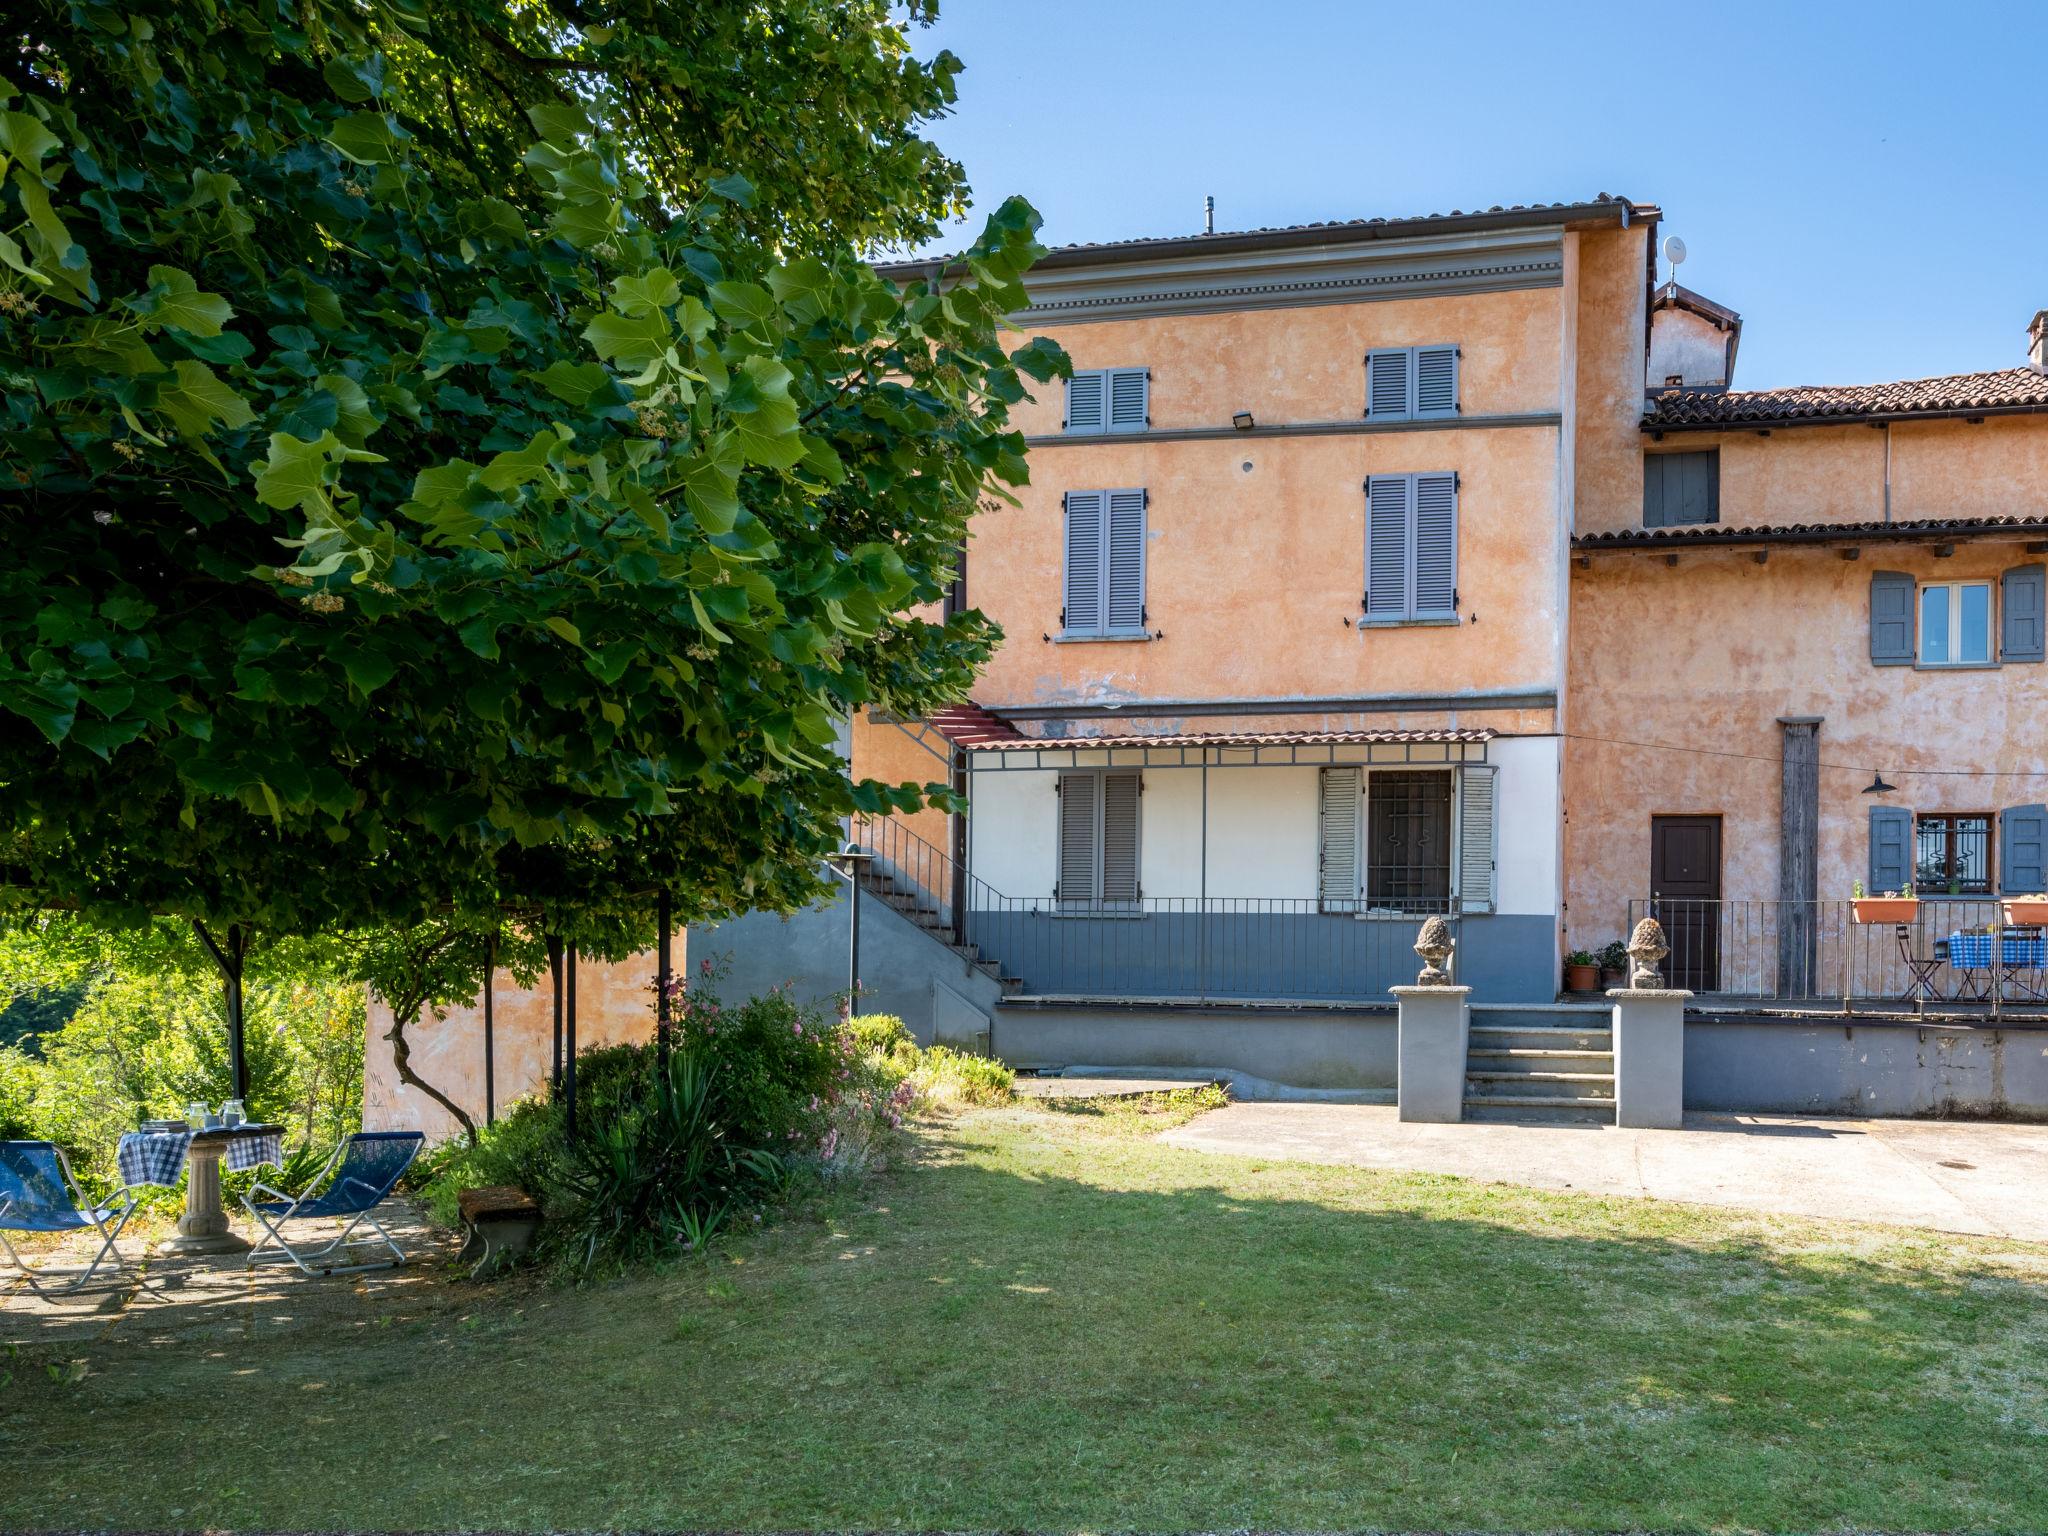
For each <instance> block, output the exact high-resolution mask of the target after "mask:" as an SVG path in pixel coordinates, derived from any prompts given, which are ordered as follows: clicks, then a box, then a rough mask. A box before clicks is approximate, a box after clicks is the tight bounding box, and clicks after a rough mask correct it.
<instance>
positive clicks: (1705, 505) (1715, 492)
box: [1643, 448, 1721, 528]
mask: <svg viewBox="0 0 2048 1536" xmlns="http://www.w3.org/2000/svg"><path fill="white" fill-rule="evenodd" d="M1719 521H1721V452H1720V450H1719V449H1718V448H1707V449H1693V450H1688V451H1687V452H1684V453H1646V454H1644V455H1643V526H1644V527H1645V528H1674V527H1677V526H1679V525H1680V524H1685V523H1718V522H1719Z"/></svg>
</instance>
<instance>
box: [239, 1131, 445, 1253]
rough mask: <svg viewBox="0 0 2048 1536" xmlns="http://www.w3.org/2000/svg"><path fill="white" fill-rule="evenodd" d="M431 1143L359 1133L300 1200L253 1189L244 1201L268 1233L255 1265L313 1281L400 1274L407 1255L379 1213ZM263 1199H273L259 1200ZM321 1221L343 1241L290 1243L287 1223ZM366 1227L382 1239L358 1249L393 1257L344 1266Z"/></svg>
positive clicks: (264, 1187)
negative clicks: (293, 1270)
mask: <svg viewBox="0 0 2048 1536" xmlns="http://www.w3.org/2000/svg"><path fill="white" fill-rule="evenodd" d="M425 1142H426V1137H425V1136H423V1135H422V1134H421V1133H420V1132H418V1131H359V1132H357V1133H356V1134H355V1135H353V1136H351V1137H349V1138H348V1140H346V1141H344V1142H343V1143H342V1144H341V1145H340V1146H338V1147H336V1148H335V1149H334V1156H332V1157H330V1158H329V1159H328V1160H327V1165H326V1166H325V1167H324V1168H322V1169H321V1170H320V1172H319V1173H318V1174H317V1175H315V1176H314V1178H313V1181H312V1182H311V1183H310V1184H308V1185H307V1186H306V1187H305V1188H304V1189H302V1190H300V1191H299V1192H298V1194H296V1195H290V1194H286V1193H285V1192H284V1191H283V1190H281V1189H273V1188H271V1187H270V1186H269V1185H268V1184H255V1185H251V1186H250V1189H249V1193H248V1194H246V1195H244V1196H242V1205H243V1207H244V1209H246V1210H247V1211H248V1212H249V1214H250V1215H251V1216H252V1217H254V1218H255V1220H256V1223H257V1225H259V1226H260V1227H262V1228H263V1236H262V1237H261V1238H260V1239H258V1240H257V1243H256V1246H255V1247H254V1248H251V1249H250V1250H249V1263H250V1264H251V1265H252V1266H254V1265H257V1264H296V1265H297V1266H298V1267H299V1269H300V1270H301V1272H303V1273H305V1274H308V1275H312V1274H321V1275H347V1274H354V1273H355V1272H356V1271H357V1270H363V1269H396V1268H397V1267H398V1266H399V1265H401V1264H403V1263H404V1262H405V1250H404V1249H403V1248H400V1247H399V1246H398V1243H397V1241H396V1240H395V1239H393V1237H392V1236H391V1234H390V1233H389V1232H387V1231H385V1230H384V1227H383V1224H382V1223H381V1222H379V1221H378V1220H377V1216H376V1210H377V1206H378V1205H379V1204H380V1203H381V1202H382V1201H383V1199H384V1197H385V1196H386V1195H388V1194H390V1193H391V1190H392V1188H393V1186H395V1185H396V1184H397V1183H398V1178H399V1175H400V1174H402V1173H404V1172H405V1170H406V1169H407V1168H408V1167H410V1166H411V1164H412V1160H413V1159H414V1158H415V1157H418V1156H419V1154H420V1148H421V1147H422V1146H423V1145H424V1144H425ZM315 1191H319V1193H317V1194H316V1193H315ZM257 1195H269V1196H272V1197H273V1198H271V1199H268V1200H258V1199H255V1198H253V1197H254V1196H257ZM320 1219H325V1220H329V1221H338V1222H340V1223H341V1224H342V1227H341V1232H340V1233H339V1235H337V1236H336V1237H334V1238H333V1239H332V1240H331V1241H329V1242H327V1243H325V1244H323V1245H322V1246H320V1247H318V1248H306V1247H299V1248H294V1247H293V1246H292V1245H291V1243H289V1242H288V1241H286V1239H285V1235H284V1232H283V1227H284V1224H285V1223H286V1222H288V1221H302V1220H320ZM366 1223H367V1224H368V1225H369V1226H370V1228H371V1229H372V1230H374V1231H375V1232H376V1234H377V1237H376V1238H375V1239H370V1238H359V1239H357V1245H359V1246H360V1245H367V1246H369V1247H371V1248H373V1249H374V1248H375V1246H376V1244H377V1242H378V1241H381V1242H382V1243H383V1246H384V1247H386V1248H388V1249H390V1250H391V1257H390V1258H388V1259H376V1260H373V1261H370V1262H368V1263H362V1264H344V1263H341V1262H339V1261H340V1260H342V1259H345V1258H346V1257H347V1256H348V1249H349V1247H350V1243H349V1238H350V1235H351V1234H353V1233H354V1231H355V1230H356V1228H357V1227H359V1226H362V1225H364V1224H366ZM273 1244H274V1245H275V1246H274V1247H273V1246H272V1245H273ZM323 1260H324V1261H325V1262H323Z"/></svg>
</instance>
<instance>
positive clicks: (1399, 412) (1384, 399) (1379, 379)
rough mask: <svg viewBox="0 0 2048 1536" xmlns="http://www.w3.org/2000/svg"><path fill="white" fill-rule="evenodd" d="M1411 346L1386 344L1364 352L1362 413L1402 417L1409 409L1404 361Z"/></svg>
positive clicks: (1409, 354)
mask: <svg viewBox="0 0 2048 1536" xmlns="http://www.w3.org/2000/svg"><path fill="white" fill-rule="evenodd" d="M1410 356H1411V349H1410V348H1407V347H1389V348H1386V349H1385V350H1382V351H1375V352H1368V353H1366V355H1365V414H1366V415H1367V416H1369V417H1370V416H1381V417H1399V416H1406V415H1407V414H1408V409H1409V396H1410V391H1409V383H1408V363H1409V358H1410Z"/></svg>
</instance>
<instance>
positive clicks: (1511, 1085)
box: [1465, 1072, 1614, 1104]
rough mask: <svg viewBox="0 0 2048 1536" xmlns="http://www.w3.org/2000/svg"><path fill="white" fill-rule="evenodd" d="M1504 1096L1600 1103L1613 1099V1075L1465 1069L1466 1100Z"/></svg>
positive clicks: (1473, 1101) (1485, 1101)
mask: <svg viewBox="0 0 2048 1536" xmlns="http://www.w3.org/2000/svg"><path fill="white" fill-rule="evenodd" d="M1503 1100H1506V1101H1513V1102H1516V1103H1520V1102H1522V1101H1524V1100H1530V1101H1534V1102H1536V1103H1543V1104H1549V1103H1558V1104H1571V1103H1579V1102H1585V1103H1602V1104H1612V1103H1613V1102H1614V1079H1613V1078H1612V1077H1595V1076H1592V1075H1590V1074H1589V1075H1587V1076H1584V1077H1574V1076H1571V1075H1569V1074H1567V1073H1563V1072H1547V1073H1529V1074H1523V1073H1467V1074H1466V1076H1465V1102H1466V1103H1467V1104H1491V1103H1498V1102H1501V1101H1503Z"/></svg>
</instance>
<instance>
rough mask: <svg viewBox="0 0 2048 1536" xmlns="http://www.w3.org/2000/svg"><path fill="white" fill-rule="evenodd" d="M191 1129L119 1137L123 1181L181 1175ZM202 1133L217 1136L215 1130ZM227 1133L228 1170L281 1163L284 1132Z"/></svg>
mask: <svg viewBox="0 0 2048 1536" xmlns="http://www.w3.org/2000/svg"><path fill="white" fill-rule="evenodd" d="M198 1134H201V1133H199V1132H195V1131H129V1132H127V1133H125V1134H124V1135H123V1136H122V1137H121V1146H120V1149H119V1151H118V1152H117V1153H116V1160H117V1161H118V1162H119V1163H120V1165H121V1182H122V1183H123V1184H164V1185H174V1184H176V1183H177V1182H178V1180H180V1179H182V1178H183V1177H184V1176H185V1154H186V1152H187V1151H189V1150H190V1149H191V1146H192V1138H193V1137H194V1136H195V1135H198ZM206 1134H209V1135H214V1136H219V1135H222V1134H223V1133H222V1132H221V1131H219V1130H214V1131H210V1132H207V1133H206ZM227 1135H228V1144H227V1151H226V1153H225V1154H224V1155H223V1157H222V1164H223V1166H225V1167H226V1168H227V1170H228V1172H230V1173H239V1172H241V1171H242V1170H243V1169H246V1168H256V1167H260V1166H261V1165H262V1164H264V1163H274V1164H276V1165H277V1166H278V1167H280V1168H282V1167H283V1166H284V1132H283V1131H281V1130H277V1129H269V1130H250V1131H243V1130H236V1131H233V1132H231V1133H227Z"/></svg>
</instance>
